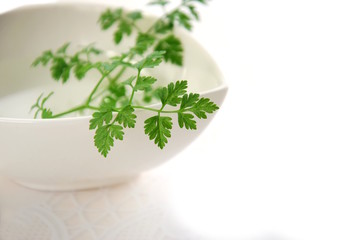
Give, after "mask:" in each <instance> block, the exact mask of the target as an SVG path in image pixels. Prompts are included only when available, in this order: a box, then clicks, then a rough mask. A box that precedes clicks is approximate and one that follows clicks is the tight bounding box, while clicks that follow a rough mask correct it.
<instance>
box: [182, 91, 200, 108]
mask: <svg viewBox="0 0 359 240" xmlns="http://www.w3.org/2000/svg"><path fill="white" fill-rule="evenodd" d="M198 100H199V94H197V93H190V94H185V95H183V97H182V101H181V107H180V109H182V110H183V109H185V108H189V107H192V106H193V105H195V104H196V102H197V101H198Z"/></svg>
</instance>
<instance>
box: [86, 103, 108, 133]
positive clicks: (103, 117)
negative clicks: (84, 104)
mask: <svg viewBox="0 0 359 240" xmlns="http://www.w3.org/2000/svg"><path fill="white" fill-rule="evenodd" d="M109 107H111V105H110V104H109V105H106V107H102V108H101V109H100V111H97V112H94V113H93V114H92V119H91V120H90V129H95V128H99V127H102V126H103V125H104V123H105V124H109V123H110V122H111V120H112V117H113V116H112V109H110V108H109Z"/></svg>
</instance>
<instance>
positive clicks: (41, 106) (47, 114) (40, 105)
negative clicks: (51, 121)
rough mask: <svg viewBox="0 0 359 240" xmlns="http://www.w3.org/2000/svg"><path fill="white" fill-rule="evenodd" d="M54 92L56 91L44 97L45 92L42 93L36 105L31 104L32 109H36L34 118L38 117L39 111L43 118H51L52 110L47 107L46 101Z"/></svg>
mask: <svg viewBox="0 0 359 240" xmlns="http://www.w3.org/2000/svg"><path fill="white" fill-rule="evenodd" d="M53 94H54V92H50V93H49V94H48V95H47V96H46V97H43V94H41V95H40V96H39V97H38V98H37V100H36V103H35V104H34V105H32V106H31V109H30V111H32V110H34V109H36V111H35V114H34V118H37V116H38V115H39V113H41V118H51V117H52V111H51V110H50V109H49V108H45V103H46V102H47V100H49V98H50V97H51V96H52V95H53Z"/></svg>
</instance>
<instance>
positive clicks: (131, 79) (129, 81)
mask: <svg viewBox="0 0 359 240" xmlns="http://www.w3.org/2000/svg"><path fill="white" fill-rule="evenodd" d="M135 79H136V76H130V77H129V78H127V79H126V80H125V81H123V82H122V84H124V85H132V82H133V81H134V80H135Z"/></svg>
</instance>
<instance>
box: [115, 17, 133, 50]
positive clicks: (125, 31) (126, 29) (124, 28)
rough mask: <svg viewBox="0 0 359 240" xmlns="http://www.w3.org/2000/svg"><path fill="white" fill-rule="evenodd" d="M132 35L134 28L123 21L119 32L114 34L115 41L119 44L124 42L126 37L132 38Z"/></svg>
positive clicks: (118, 29)
mask: <svg viewBox="0 0 359 240" xmlns="http://www.w3.org/2000/svg"><path fill="white" fill-rule="evenodd" d="M131 33H132V26H131V24H130V23H129V22H127V21H126V20H121V22H120V24H119V26H118V28H117V31H116V32H115V33H114V41H115V43H116V44H119V43H120V42H121V41H122V38H123V36H124V35H127V36H130V35H131Z"/></svg>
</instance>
